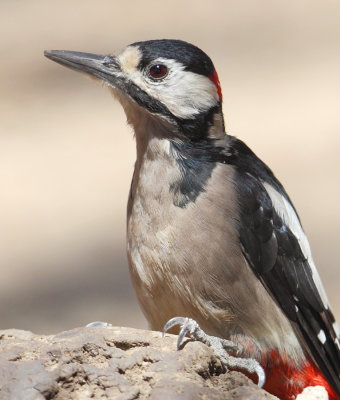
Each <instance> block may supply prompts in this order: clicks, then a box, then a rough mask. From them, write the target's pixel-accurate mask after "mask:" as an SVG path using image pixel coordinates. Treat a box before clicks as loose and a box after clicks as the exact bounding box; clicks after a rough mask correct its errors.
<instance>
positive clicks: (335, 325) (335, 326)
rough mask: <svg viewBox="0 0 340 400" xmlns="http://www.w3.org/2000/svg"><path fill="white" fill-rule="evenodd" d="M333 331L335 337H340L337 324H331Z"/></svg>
mask: <svg viewBox="0 0 340 400" xmlns="http://www.w3.org/2000/svg"><path fill="white" fill-rule="evenodd" d="M333 329H334V332H335V333H336V336H337V337H339V336H340V333H339V325H338V324H337V322H333Z"/></svg>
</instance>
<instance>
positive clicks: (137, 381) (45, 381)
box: [0, 327, 275, 400]
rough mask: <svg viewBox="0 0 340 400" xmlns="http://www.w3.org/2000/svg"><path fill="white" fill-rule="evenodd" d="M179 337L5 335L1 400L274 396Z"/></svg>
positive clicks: (0, 346) (92, 332) (102, 331)
mask: <svg viewBox="0 0 340 400" xmlns="http://www.w3.org/2000/svg"><path fill="white" fill-rule="evenodd" d="M176 340H177V337H176V336H173V335H168V334H167V335H166V336H165V337H164V338H163V337H162V334H161V333H160V332H152V331H144V330H139V329H138V330H137V329H132V328H119V327H105V328H100V327H91V328H77V329H73V330H71V331H67V332H61V333H59V334H57V335H50V336H44V335H35V334H33V333H31V332H27V331H20V330H14V329H13V330H6V331H0V399H1V400H2V399H4V400H20V399H23V400H40V399H49V400H52V399H53V400H64V399H65V400H66V399H67V400H82V399H117V400H133V399H140V400H144V399H150V400H167V399H169V400H170V399H171V400H194V399H195V400H196V399H202V400H203V399H207V400H208V399H209V400H227V399H233V400H241V399H242V400H243V399H247V400H262V399H275V397H274V396H271V395H269V394H268V393H266V392H265V391H263V390H261V389H259V388H258V387H257V386H256V385H254V384H253V383H252V381H251V380H249V379H248V378H247V377H246V376H244V375H243V374H241V373H239V372H224V370H223V368H222V366H221V364H220V362H219V360H218V359H216V357H215V356H214V354H213V353H212V351H211V350H210V349H209V348H208V347H207V346H205V345H203V344H202V343H199V342H194V341H190V340H189V341H188V342H187V343H186V345H185V346H184V347H183V349H182V350H181V351H177V350H176Z"/></svg>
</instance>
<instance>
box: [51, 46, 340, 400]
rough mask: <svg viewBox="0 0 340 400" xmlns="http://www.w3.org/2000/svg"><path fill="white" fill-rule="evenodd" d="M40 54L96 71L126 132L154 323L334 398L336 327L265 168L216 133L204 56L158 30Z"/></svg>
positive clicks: (272, 384)
mask: <svg viewBox="0 0 340 400" xmlns="http://www.w3.org/2000/svg"><path fill="white" fill-rule="evenodd" d="M45 55H46V57H48V58H50V59H52V60H53V61H56V62H58V63H60V64H62V65H64V66H66V67H69V68H72V69H75V70H77V71H80V72H84V73H86V74H88V75H90V76H92V77H95V78H98V79H100V80H102V81H104V82H105V83H106V84H107V85H108V86H109V88H110V89H111V91H112V92H113V94H114V96H115V97H116V98H117V99H118V100H119V102H120V103H121V105H122V106H123V108H124V110H125V113H126V116H127V122H128V123H129V124H130V125H132V127H133V129H134V132H135V137H136V147H137V159H136V163H135V170H134V174H133V179H132V183H131V189H130V194H129V200H128V207H127V253H128V261H129V267H130V274H131V278H132V282H133V285H134V288H135V291H136V294H137V298H138V300H139V303H140V306H141V308H142V311H143V312H144V314H145V316H146V318H147V320H148V322H149V325H150V328H151V329H154V330H162V328H163V326H164V324H166V323H167V321H169V320H170V322H168V323H167V325H166V327H165V329H168V327H171V326H173V325H175V324H178V323H179V324H181V325H183V328H182V330H181V337H180V339H182V338H183V335H184V334H185V333H188V332H189V333H190V334H193V335H194V336H195V334H194V333H193V331H195V329H196V328H197V327H198V325H197V323H198V324H199V326H200V327H201V328H197V329H196V333H197V332H200V334H198V335H197V334H196V337H202V335H203V333H204V332H206V334H208V335H209V336H208V337H212V336H214V337H215V339H216V337H217V338H220V339H221V341H222V342H221V343H222V346H223V343H224V344H226V343H227V341H225V342H223V341H224V340H226V339H228V340H230V341H231V342H228V343H229V345H230V346H229V347H230V348H229V350H230V349H233V344H234V346H236V347H235V348H234V351H235V353H237V354H239V353H240V352H241V353H242V356H243V357H250V358H253V359H254V360H257V361H255V363H259V364H260V365H261V366H262V368H263V369H264V371H265V375H266V383H265V385H264V388H265V389H266V390H268V391H269V392H270V393H272V394H274V395H276V396H278V397H279V398H280V399H283V400H291V399H294V398H295V397H296V395H298V394H299V393H301V392H302V390H303V388H304V387H307V386H316V385H322V386H324V387H325V388H326V390H327V392H328V394H329V398H330V399H333V400H335V399H340V378H339V374H340V343H339V336H338V328H337V324H336V322H335V319H334V316H333V314H332V311H331V308H330V306H329V302H328V300H327V296H326V293H325V290H324V288H323V285H322V283H321V280H320V277H319V274H318V272H317V269H316V267H315V264H314V262H313V258H312V254H311V250H310V246H309V244H308V240H307V238H306V235H305V233H304V231H303V228H302V226H301V223H300V219H299V217H298V214H297V212H296V210H295V208H294V206H293V204H292V202H291V200H290V198H289V196H288V194H287V193H286V191H285V189H284V188H283V186H282V184H281V183H280V182H279V181H278V180H277V179H276V177H275V176H274V174H273V172H272V171H271V170H270V169H269V168H268V167H267V165H266V164H264V163H263V162H262V161H261V160H260V159H259V158H258V157H257V156H256V155H255V154H254V153H253V152H252V150H251V149H250V148H249V147H247V145H246V144H245V143H243V142H242V141H241V140H239V139H237V138H236V137H233V136H231V135H229V134H227V133H226V132H225V126H224V119H223V113H222V92H221V86H220V82H219V78H218V75H217V73H216V70H215V68H214V65H213V63H212V61H211V59H210V58H209V57H208V56H207V55H206V54H205V53H204V52H203V51H202V50H200V49H199V48H197V47H196V46H194V45H192V44H189V43H186V42H184V41H180V40H165V39H163V40H150V41H144V42H136V43H133V44H131V45H129V46H127V47H126V48H125V49H124V50H123V51H122V52H121V53H120V54H119V55H117V56H113V55H106V56H102V55H95V54H88V53H80V52H73V51H62V50H51V51H46V52H45ZM174 317H175V319H173V318H174ZM182 317H183V318H182ZM184 317H187V318H189V319H187V318H184ZM193 320H194V321H196V322H197V323H196V322H194V321H193ZM195 324H196V325H195ZM189 325H190V326H189ZM193 325H195V327H196V328H194V329H192V327H193ZM188 326H189V327H188ZM201 329H202V330H201ZM202 332H203V333H202ZM200 335H201V336H200ZM208 341H209V340H208ZM230 343H231V344H230ZM224 347H228V344H226V345H225V346H224ZM236 348H238V349H240V348H241V349H242V350H241V351H236V350H235V349H236ZM237 354H234V355H237ZM227 358H228V357H227ZM240 360H242V358H241V359H240ZM227 364H228V362H227ZM231 365H232V363H231ZM238 365H239V366H240V367H241V368H242V362H241V361H240V364H237V363H236V364H234V366H236V368H237V367H238ZM246 369H247V368H246ZM260 369H261V368H260ZM248 371H249V372H252V371H253V372H254V371H255V370H254V369H251V368H248ZM257 371H259V369H258V370H257ZM258 375H260V374H259V373H258Z"/></svg>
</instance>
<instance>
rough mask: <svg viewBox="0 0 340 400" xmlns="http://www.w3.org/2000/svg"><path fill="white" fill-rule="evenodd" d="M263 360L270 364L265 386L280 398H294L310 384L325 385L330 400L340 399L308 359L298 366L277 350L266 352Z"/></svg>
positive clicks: (282, 399) (290, 399)
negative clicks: (281, 355)
mask: <svg viewBox="0 0 340 400" xmlns="http://www.w3.org/2000/svg"><path fill="white" fill-rule="evenodd" d="M263 361H264V362H263V363H261V364H262V365H266V364H267V365H268V367H267V368H265V372H266V383H265V385H264V387H263V388H264V389H265V390H267V392H269V393H271V394H273V395H275V396H277V397H278V398H279V399H281V400H293V399H295V398H296V396H297V395H298V394H300V393H301V392H302V391H303V389H304V388H306V387H308V386H323V387H324V388H325V389H326V390H327V392H328V396H329V400H340V396H338V395H337V394H336V393H335V392H334V390H333V389H332V387H331V385H330V384H329V383H328V382H327V380H326V378H325V377H324V376H323V374H322V373H321V371H320V370H319V368H317V367H316V366H315V365H314V364H313V363H312V362H309V361H306V364H305V365H303V366H302V367H301V368H297V366H296V365H295V364H294V362H293V361H292V360H289V359H285V358H282V357H280V356H279V354H278V352H277V351H272V352H270V354H266V357H265V360H263ZM252 378H253V377H252Z"/></svg>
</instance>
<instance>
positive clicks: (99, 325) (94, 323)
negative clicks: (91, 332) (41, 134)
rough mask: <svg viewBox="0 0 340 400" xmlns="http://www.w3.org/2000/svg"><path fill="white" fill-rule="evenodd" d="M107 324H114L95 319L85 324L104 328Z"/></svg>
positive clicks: (87, 326)
mask: <svg viewBox="0 0 340 400" xmlns="http://www.w3.org/2000/svg"><path fill="white" fill-rule="evenodd" d="M105 326H112V324H110V323H109V322H102V321H94V322H90V323H89V324H87V325H85V328H92V327H97V328H103V327H105Z"/></svg>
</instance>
